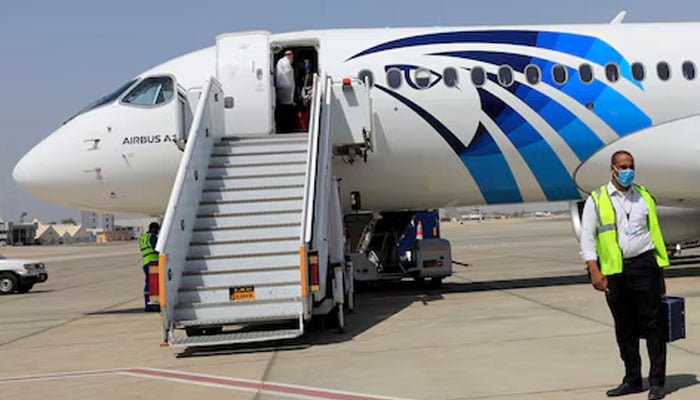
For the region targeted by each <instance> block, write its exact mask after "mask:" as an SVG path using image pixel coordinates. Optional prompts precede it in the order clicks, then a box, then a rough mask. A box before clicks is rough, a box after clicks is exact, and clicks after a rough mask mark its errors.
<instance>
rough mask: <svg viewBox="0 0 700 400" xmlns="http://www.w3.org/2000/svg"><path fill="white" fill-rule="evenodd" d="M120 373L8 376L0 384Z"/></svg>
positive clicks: (97, 371)
mask: <svg viewBox="0 0 700 400" xmlns="http://www.w3.org/2000/svg"><path fill="white" fill-rule="evenodd" d="M121 371H124V370H122V369H95V370H90V371H75V372H60V373H56V374H39V375H25V376H10V377H5V378H0V384H3V383H22V382H38V381H50V380H55V379H67V378H85V377H89V376H100V375H114V374H117V373H119V372H121Z"/></svg>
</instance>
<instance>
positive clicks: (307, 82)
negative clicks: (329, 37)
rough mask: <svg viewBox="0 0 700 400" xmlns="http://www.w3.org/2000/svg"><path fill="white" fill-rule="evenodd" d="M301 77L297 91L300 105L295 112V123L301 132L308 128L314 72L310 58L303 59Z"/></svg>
mask: <svg viewBox="0 0 700 400" xmlns="http://www.w3.org/2000/svg"><path fill="white" fill-rule="evenodd" d="M302 74H303V75H302V77H301V90H300V91H299V100H300V103H301V105H300V107H299V111H298V113H297V120H298V121H297V125H298V128H299V130H300V131H301V132H307V131H308V130H309V110H310V109H311V96H312V95H313V90H314V88H313V84H314V72H313V66H312V64H311V60H310V59H308V58H305V59H304V65H303V71H302Z"/></svg>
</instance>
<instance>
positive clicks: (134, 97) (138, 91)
mask: <svg viewBox="0 0 700 400" xmlns="http://www.w3.org/2000/svg"><path fill="white" fill-rule="evenodd" d="M173 86H174V85H173V80H172V79H171V78H169V77H167V76H161V77H155V78H146V79H144V80H143V81H142V82H141V83H139V84H138V86H136V87H135V88H134V89H133V90H132V91H131V92H129V94H127V95H126V97H124V100H123V102H124V103H126V104H134V105H138V106H155V105H158V104H163V103H167V102H168V101H170V99H172V98H173V89H174V88H173Z"/></svg>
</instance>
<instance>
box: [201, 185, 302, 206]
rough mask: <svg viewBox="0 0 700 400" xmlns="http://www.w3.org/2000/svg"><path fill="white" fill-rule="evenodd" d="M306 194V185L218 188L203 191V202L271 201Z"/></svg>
mask: <svg viewBox="0 0 700 400" xmlns="http://www.w3.org/2000/svg"><path fill="white" fill-rule="evenodd" d="M303 195H304V185H298V186H292V187H282V188H273V187H271V188H265V189H254V190H246V191H237V190H217V191H204V192H203V193H202V198H201V202H203V203H213V202H219V201H228V202H231V201H239V202H249V201H269V200H274V199H280V198H283V199H288V198H296V197H300V196H302V197H303Z"/></svg>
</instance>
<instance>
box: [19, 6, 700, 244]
mask: <svg viewBox="0 0 700 400" xmlns="http://www.w3.org/2000/svg"><path fill="white" fill-rule="evenodd" d="M699 30H700V25H698V24H694V23H659V24H653V23H652V24H637V23H629V24H628V23H620V21H619V20H616V21H613V23H610V24H597V25H562V26H557V25H551V26H507V27H488V28H474V27H464V28H396V29H352V30H324V31H304V32H294V33H285V34H274V35H270V34H267V33H263V34H261V36H263V37H264V38H265V39H267V40H263V41H262V45H261V46H260V47H262V48H252V49H249V50H247V51H246V52H244V51H240V52H238V53H236V54H233V55H232V57H239V59H237V60H234V61H235V62H239V63H241V64H245V63H253V64H254V63H256V62H257V63H259V64H260V65H265V66H266V67H267V68H270V70H271V72H272V69H273V68H272V65H271V63H272V62H273V61H274V60H273V57H274V55H275V53H276V52H277V53H278V52H279V51H280V50H281V49H284V48H292V49H299V50H304V51H306V52H307V53H308V54H309V56H310V57H312V58H313V59H314V60H315V62H316V63H317V66H316V68H317V70H318V71H323V72H325V73H327V74H330V75H333V76H336V77H345V76H351V77H361V78H369V80H370V81H371V82H370V85H371V96H372V111H371V112H372V118H373V119H374V127H375V129H374V133H373V134H374V139H373V140H374V149H373V152H372V154H371V156H370V157H368V158H367V160H366V161H365V162H352V163H349V162H347V160H345V162H344V161H343V158H342V157H337V158H336V160H335V162H334V166H333V168H334V174H335V175H337V176H339V177H341V178H342V181H343V184H342V190H343V199H344V201H343V202H344V206H345V208H347V203H348V202H347V201H345V200H346V199H347V198H348V197H349V194H350V192H360V193H361V194H362V199H363V206H364V207H365V208H366V209H369V210H376V211H391V210H420V209H430V208H439V207H445V206H450V207H454V206H469V205H480V204H499V203H526V202H541V201H579V200H581V199H583V198H585V195H586V193H588V192H590V191H591V190H593V189H595V188H596V187H598V186H599V185H600V184H602V183H603V182H604V181H605V180H606V179H607V170H608V165H609V161H608V160H609V156H610V154H611V153H612V152H613V151H615V150H618V149H626V150H628V151H631V152H632V153H633V154H634V155H635V157H636V159H637V167H638V171H637V172H638V175H637V176H638V180H639V182H643V183H644V184H645V185H646V186H648V187H649V188H651V190H652V191H653V193H654V195H655V196H656V199H657V201H658V202H659V204H661V205H666V206H675V207H683V208H690V209H693V208H697V206H698V205H700V174H698V173H697V170H698V162H699V161H698V160H700V157H698V142H697V140H695V139H694V137H693V135H694V134H695V126H696V123H697V121H696V119H697V118H699V117H698V115H697V114H698V111H699V110H698V107H697V105H696V101H694V99H696V98H699V97H700V95H699V94H698V93H700V92H699V91H698V90H697V89H698V85H700V80H699V79H698V77H697V73H698V71H697V64H696V63H697V62H698V60H700V51H698V50H695V47H696V46H694V42H693V37H694V33H695V32H698V31H699ZM265 42H267V43H265ZM266 46H267V48H265V47H266ZM217 57H222V55H221V54H218V53H217V49H216V47H209V48H205V49H201V50H199V51H195V52H192V53H189V54H186V55H183V56H180V57H177V58H174V59H172V60H170V61H167V62H165V63H163V64H161V65H158V66H156V67H154V68H153V69H150V70H148V71H145V72H143V73H141V74H139V75H138V76H136V77H134V78H133V79H131V80H129V81H128V82H127V83H125V84H124V85H122V86H120V87H119V88H117V89H116V90H115V91H114V92H112V93H110V94H108V95H107V96H105V97H103V98H101V99H99V100H98V101H96V102H95V103H93V104H92V105H90V106H89V107H87V108H85V109H84V110H82V111H81V112H80V113H78V114H77V115H75V116H74V117H72V118H71V119H70V120H69V121H67V122H66V123H64V124H63V125H62V126H61V127H59V128H58V129H57V130H56V131H55V132H53V133H51V134H50V135H49V136H48V137H46V138H45V139H44V140H43V141H41V143H39V144H38V145H36V146H35V147H34V148H33V149H32V150H31V151H29V152H28V153H27V154H26V155H25V156H24V157H23V158H22V159H21V160H20V161H19V162H18V164H17V165H16V167H15V169H14V172H13V177H14V180H15V181H16V182H17V184H18V185H19V186H20V187H22V188H23V189H24V190H26V191H27V192H29V193H31V194H33V195H35V196H36V197H38V198H41V199H44V200H47V201H50V202H53V203H57V204H62V205H65V206H69V207H74V208H77V209H90V210H96V211H104V212H111V213H127V214H146V215H162V214H163V212H164V210H165V208H166V205H167V200H168V196H169V193H170V190H171V187H172V184H173V180H174V178H175V174H176V171H177V167H178V163H179V160H180V157H181V155H182V151H181V148H182V146H181V144H182V142H183V141H184V140H185V139H186V138H185V135H186V126H187V124H189V123H191V121H188V118H189V119H191V116H192V112H193V111H192V110H190V108H191V107H192V102H191V101H188V100H191V97H192V95H193V93H195V94H196V91H197V89H198V88H201V86H202V82H204V81H205V79H206V78H207V77H209V76H212V75H216V73H217V71H216V65H217V59H218V58H217ZM245 57H248V58H247V59H245ZM163 84H165V85H166V86H167V87H168V89H167V90H166V91H163V92H161V93H160V94H159V95H158V96H160V97H158V98H153V95H154V90H156V87H158V85H163ZM267 84H268V85H269V86H270V88H265V90H266V91H274V89H273V86H274V79H272V74H271V75H270V79H268V80H267ZM234 85H235V83H234ZM149 96H150V98H149ZM188 96H189V98H188ZM264 97H265V96H262V97H260V96H258V97H254V96H252V95H251V96H250V98H249V99H246V98H239V99H237V101H238V102H239V103H241V104H242V103H243V102H248V103H249V104H242V105H243V107H241V108H240V109H239V110H237V111H238V112H239V113H240V114H236V115H235V117H236V120H237V124H243V125H245V121H244V119H245V118H246V117H247V116H246V115H245V113H247V112H249V111H251V110H257V111H256V112H258V113H263V114H265V115H266V117H264V118H267V119H268V120H271V119H272V117H271V115H272V111H271V110H272V109H273V108H274V103H273V102H272V101H271V100H270V96H268V97H267V98H264ZM261 99H262V100H261ZM188 106H189V107H188ZM262 110H265V111H262ZM259 133H260V134H263V135H272V134H275V132H274V124H273V123H270V124H267V125H266V126H265V129H264V131H263V132H259ZM178 144H180V146H179V147H178ZM685 217H687V215H686V214H684V218H685ZM686 222H687V220H686ZM694 225H695V226H698V224H694ZM687 230H688V228H686V229H684V233H683V235H687V234H690V235H694V234H696V233H698V232H696V231H697V229H692V232H687Z"/></svg>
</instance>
